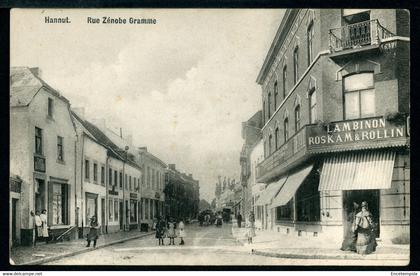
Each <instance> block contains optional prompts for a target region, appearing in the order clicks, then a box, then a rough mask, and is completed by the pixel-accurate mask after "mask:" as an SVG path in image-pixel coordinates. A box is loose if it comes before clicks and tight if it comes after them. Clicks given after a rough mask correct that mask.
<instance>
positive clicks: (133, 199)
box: [129, 193, 138, 230]
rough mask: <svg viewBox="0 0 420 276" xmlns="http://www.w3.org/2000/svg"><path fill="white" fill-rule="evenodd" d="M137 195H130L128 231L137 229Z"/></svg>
mask: <svg viewBox="0 0 420 276" xmlns="http://www.w3.org/2000/svg"><path fill="white" fill-rule="evenodd" d="M137 198H138V195H137V194H136V193H130V209H129V210H130V230H131V229H137V228H138V220H137V218H138V210H137V208H138V203H137V201H138V200H137Z"/></svg>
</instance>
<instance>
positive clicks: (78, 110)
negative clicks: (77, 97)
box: [72, 107, 85, 120]
mask: <svg viewBox="0 0 420 276" xmlns="http://www.w3.org/2000/svg"><path fill="white" fill-rule="evenodd" d="M72 110H73V111H74V113H76V114H77V115H78V116H79V117H80V118H82V119H83V120H84V119H85V108H84V107H73V108H72Z"/></svg>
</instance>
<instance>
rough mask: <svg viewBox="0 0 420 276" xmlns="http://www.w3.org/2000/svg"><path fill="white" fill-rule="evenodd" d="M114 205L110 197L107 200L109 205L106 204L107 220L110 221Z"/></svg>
mask: <svg viewBox="0 0 420 276" xmlns="http://www.w3.org/2000/svg"><path fill="white" fill-rule="evenodd" d="M113 207H114V203H113V201H112V199H110V200H109V205H108V211H109V212H108V218H109V221H112V214H113V209H114V208H113Z"/></svg>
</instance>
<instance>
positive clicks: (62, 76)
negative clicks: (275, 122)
mask: <svg viewBox="0 0 420 276" xmlns="http://www.w3.org/2000/svg"><path fill="white" fill-rule="evenodd" d="M283 14H284V10H279V9H271V10H269V9H259V10H255V9H254V10H250V9H248V10H247V9H243V10H239V9H229V10H227V9H224V10H223V9H219V10H216V9H213V10H206V9H185V10H179V9H171V10H158V9H137V10H93V9H91V10H20V9H15V10H13V11H12V15H11V52H10V57H11V61H10V62H11V65H12V66H29V67H39V68H40V69H41V72H42V78H43V79H44V80H45V81H46V82H47V83H48V84H50V85H51V86H52V87H54V88H55V89H57V90H58V91H60V93H62V94H63V95H64V96H65V97H66V98H67V99H69V101H70V103H71V106H72V107H84V108H85V117H86V118H87V119H88V120H93V119H96V118H105V120H106V122H107V126H109V127H110V128H113V129H119V128H122V131H123V135H128V134H131V135H132V136H133V141H134V145H136V146H147V148H148V151H149V152H151V153H152V154H154V155H156V156H157V157H159V158H160V159H162V160H163V161H164V162H165V163H167V164H171V163H175V164H176V168H177V169H178V170H180V171H182V172H185V173H192V174H193V177H194V178H195V179H198V180H199V181H200V197H201V198H204V199H206V200H208V201H209V202H210V201H211V200H212V199H213V198H214V189H215V183H216V182H217V177H218V175H221V176H222V177H223V176H226V177H230V178H235V179H236V180H239V175H240V165H239V155H240V151H241V148H242V144H243V139H242V137H241V123H242V122H244V121H246V120H247V119H249V118H250V117H251V116H252V115H253V114H254V113H255V112H257V111H258V110H260V109H261V88H260V87H259V85H258V84H257V83H256V81H255V80H256V78H257V75H258V73H259V70H260V69H261V66H262V64H263V62H264V58H265V56H266V54H267V52H268V50H269V48H270V45H271V43H272V40H273V39H274V36H275V33H276V31H277V28H278V26H279V25H280V22H281V19H282V16H283ZM46 16H49V17H66V16H68V17H69V20H70V21H71V23H69V24H47V23H45V17H46ZM103 16H110V17H111V18H118V17H121V18H126V19H127V20H128V19H129V18H130V17H133V18H155V19H156V20H157V23H156V24H155V25H131V24H125V25H114V24H88V23H87V18H88V17H91V18H102V17H103Z"/></svg>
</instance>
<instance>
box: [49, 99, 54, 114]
mask: <svg viewBox="0 0 420 276" xmlns="http://www.w3.org/2000/svg"><path fill="white" fill-rule="evenodd" d="M53 113H54V101H53V99H51V98H48V116H49V117H52V116H53Z"/></svg>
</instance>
